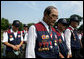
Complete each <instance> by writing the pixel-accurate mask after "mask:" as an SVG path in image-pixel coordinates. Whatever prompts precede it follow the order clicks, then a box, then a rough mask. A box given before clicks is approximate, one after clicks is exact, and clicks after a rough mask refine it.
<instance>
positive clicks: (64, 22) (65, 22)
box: [58, 18, 68, 25]
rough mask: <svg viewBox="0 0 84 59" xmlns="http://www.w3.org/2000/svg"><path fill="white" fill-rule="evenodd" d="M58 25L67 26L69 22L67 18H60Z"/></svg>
mask: <svg viewBox="0 0 84 59" xmlns="http://www.w3.org/2000/svg"><path fill="white" fill-rule="evenodd" d="M58 23H62V24H63V25H67V24H68V22H67V20H66V19H65V18H60V19H59V20H58Z"/></svg>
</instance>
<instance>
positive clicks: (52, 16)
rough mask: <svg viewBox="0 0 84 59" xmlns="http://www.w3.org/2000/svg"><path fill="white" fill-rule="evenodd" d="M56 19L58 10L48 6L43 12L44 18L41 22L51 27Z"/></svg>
mask: <svg viewBox="0 0 84 59" xmlns="http://www.w3.org/2000/svg"><path fill="white" fill-rule="evenodd" d="M57 19H58V10H57V8H56V7H54V6H48V7H47V8H46V9H45V10H44V18H43V21H45V22H46V23H47V24H48V25H49V26H50V25H51V26H53V25H54V23H55V21H56V20H57Z"/></svg>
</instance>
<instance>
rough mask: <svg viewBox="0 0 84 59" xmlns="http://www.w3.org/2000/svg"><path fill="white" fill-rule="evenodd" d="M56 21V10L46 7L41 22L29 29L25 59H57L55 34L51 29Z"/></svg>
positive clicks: (57, 51)
mask: <svg viewBox="0 0 84 59" xmlns="http://www.w3.org/2000/svg"><path fill="white" fill-rule="evenodd" d="M57 19H58V10H57V8H56V7H54V6H48V7H47V8H46V9H45V11H44V17H43V20H42V21H41V22H39V23H37V24H35V25H32V26H31V27H30V28H29V33H28V41H27V48H26V58H59V49H58V45H57V42H56V41H57V34H56V31H55V29H54V28H53V27H52V26H53V25H54V23H55V21H56V20H57Z"/></svg>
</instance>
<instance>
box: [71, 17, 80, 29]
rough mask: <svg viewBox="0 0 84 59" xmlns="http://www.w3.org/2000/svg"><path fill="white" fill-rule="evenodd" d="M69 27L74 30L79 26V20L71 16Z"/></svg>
mask: <svg viewBox="0 0 84 59" xmlns="http://www.w3.org/2000/svg"><path fill="white" fill-rule="evenodd" d="M70 25H71V26H72V27H73V28H76V27H77V26H78V25H79V19H78V17H77V16H71V17H70Z"/></svg>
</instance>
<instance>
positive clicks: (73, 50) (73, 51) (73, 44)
mask: <svg viewBox="0 0 84 59" xmlns="http://www.w3.org/2000/svg"><path fill="white" fill-rule="evenodd" d="M78 25H79V19H78V17H77V16H71V17H70V26H69V27H68V28H67V29H66V30H65V39H66V44H67V47H68V50H69V52H68V53H69V57H72V58H78V57H79V58H80V54H79V50H80V47H81V46H80V40H79V38H78V35H77V31H76V30H75V29H76V27H77V26H78Z"/></svg>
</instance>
